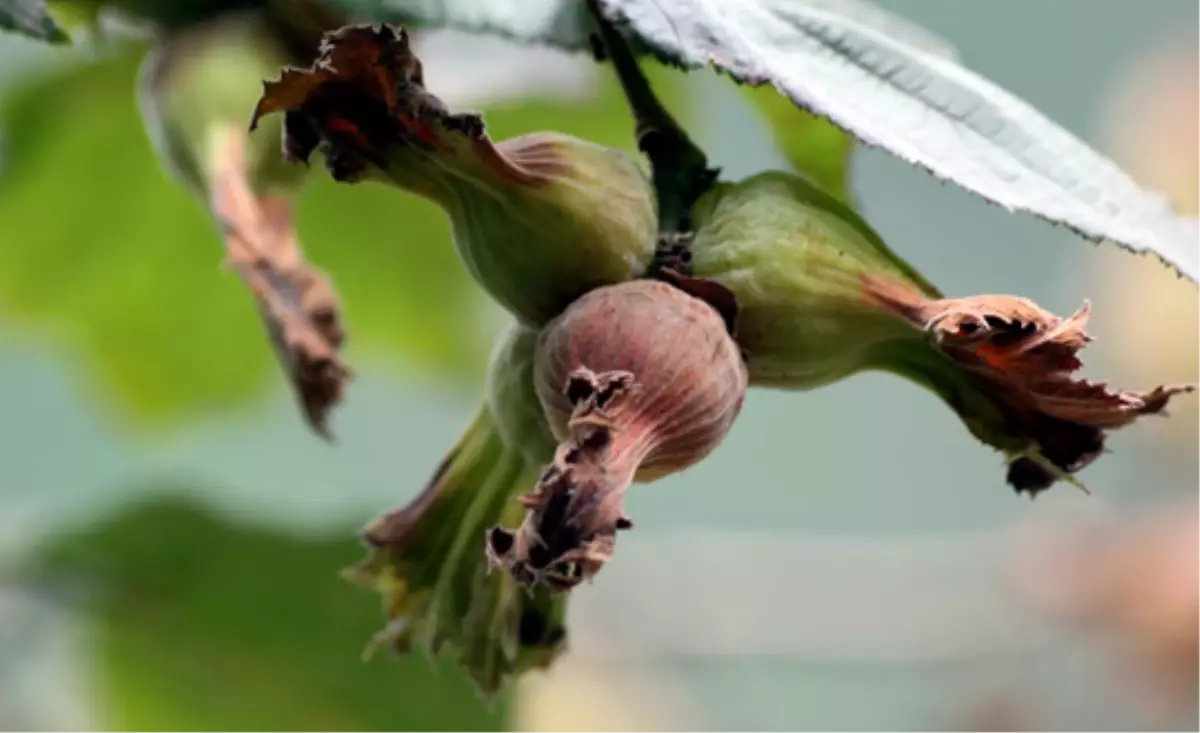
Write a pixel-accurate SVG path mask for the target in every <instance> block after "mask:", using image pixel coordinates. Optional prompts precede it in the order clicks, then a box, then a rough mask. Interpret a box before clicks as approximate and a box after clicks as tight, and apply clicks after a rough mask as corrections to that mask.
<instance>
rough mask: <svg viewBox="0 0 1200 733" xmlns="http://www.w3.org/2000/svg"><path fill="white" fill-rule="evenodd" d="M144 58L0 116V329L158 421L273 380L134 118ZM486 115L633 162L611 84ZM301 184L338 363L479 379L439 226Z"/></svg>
mask: <svg viewBox="0 0 1200 733" xmlns="http://www.w3.org/2000/svg"><path fill="white" fill-rule="evenodd" d="M139 57H140V53H135V52H133V51H132V50H130V51H128V52H125V53H122V54H121V55H119V56H118V57H117V58H114V59H111V60H108V61H105V62H102V63H96V64H89V65H82V66H80V67H77V68H74V69H71V70H68V71H65V72H60V73H57V74H54V75H52V76H50V77H48V78H42V79H39V80H36V81H34V82H32V83H30V84H28V85H26V86H24V87H23V88H21V89H19V90H18V91H17V92H16V93H14V94H13V95H12V96H11V97H10V98H9V99H8V100H7V103H6V104H5V105H4V108H3V118H2V120H3V122H2V124H3V128H0V129H3V131H4V132H5V133H6V134H7V136H8V138H9V150H11V155H10V157H9V158H8V159H7V160H6V163H7V167H6V169H5V170H3V171H0V232H2V233H3V234H2V236H3V238H4V245H3V246H0V313H3V315H5V316H8V317H10V318H11V319H12V320H13V321H15V322H16V324H17V325H22V326H26V327H32V328H34V329H37V330H41V331H46V332H48V333H49V334H50V335H51V336H52V337H53V338H54V340H55V341H56V342H57V343H59V344H61V345H64V346H66V347H67V348H68V349H70V355H71V357H72V358H73V359H79V360H81V361H83V362H84V363H85V364H86V365H88V366H91V367H93V368H94V373H95V375H96V376H97V377H98V378H99V379H98V385H99V386H100V387H102V388H103V390H104V392H105V393H106V395H107V396H108V397H109V398H110V402H111V403H112V404H113V405H114V406H117V407H120V408H124V409H125V410H126V412H127V413H128V414H131V415H132V416H134V417H141V418H154V419H155V420H153V422H156V423H161V422H163V421H164V419H171V420H179V419H181V418H183V417H187V416H191V415H194V414H196V413H205V412H210V411H212V410H213V409H214V408H222V407H228V406H230V405H234V404H238V403H242V402H244V401H245V400H246V399H247V398H249V397H251V396H253V395H255V394H256V393H257V392H258V391H259V390H260V388H261V387H262V386H263V385H265V384H268V383H273V384H276V385H280V386H282V384H283V378H282V376H281V375H280V374H279V373H278V371H277V368H276V367H275V366H274V364H273V363H272V362H273V356H272V355H271V353H270V351H269V347H268V345H267V339H266V338H264V335H263V333H262V327H261V324H260V323H259V319H258V315H257V313H256V309H255V307H254V304H253V302H252V300H251V298H250V296H249V295H248V294H247V293H245V292H243V289H242V286H241V283H240V282H239V280H238V278H237V277H236V276H235V275H234V274H233V273H232V272H228V271H223V270H222V269H221V268H220V267H219V263H220V261H221V259H222V251H221V243H220V239H219V237H218V234H217V232H216V229H215V227H214V226H213V224H212V222H211V221H210V220H209V218H208V217H207V216H206V214H205V212H204V209H203V207H202V206H201V205H200V204H199V202H197V201H195V200H193V199H191V198H190V197H189V196H188V194H186V193H185V192H184V190H183V189H182V188H180V187H178V186H176V185H175V184H174V183H173V182H171V181H170V180H169V179H168V178H167V176H166V175H165V173H164V171H163V168H162V166H160V165H159V163H158V162H157V161H156V160H155V158H154V157H153V154H152V153H151V149H150V146H149V144H148V141H147V139H146V136H145V133H144V131H143V126H142V123H141V121H140V119H139V118H138V113H137V109H136V106H135V102H134V78H135V74H136V70H137V65H138V61H139ZM668 86H669V85H668ZM667 96H668V98H670V95H669V94H668V95H667ZM485 112H486V118H487V122H488V125H489V129H490V130H491V132H492V134H493V135H494V136H496V137H497V138H502V137H504V136H507V135H513V134H517V133H521V132H529V131H532V130H536V129H546V128H554V129H559V130H563V131H565V132H569V133H572V134H575V135H579V136H581V137H587V138H590V139H593V140H597V141H599V142H605V143H609V144H614V145H619V146H621V147H624V148H626V149H632V147H633V133H632V130H633V126H632V122H631V121H630V118H629V115H628V112H627V111H626V110H625V106H624V104H623V102H622V101H621V97H620V93H619V90H618V88H617V86H616V83H615V81H612V80H610V79H608V78H607V77H606V78H605V81H604V84H603V85H602V88H601V92H600V94H598V95H597V96H595V97H592V98H589V99H584V100H569V101H563V100H528V101H521V102H511V103H504V104H498V105H494V106H492V107H488V108H485ZM313 178H314V179H317V180H316V182H315V184H314V185H312V186H310V187H309V188H308V189H307V190H306V191H305V192H304V193H303V195H302V199H301V206H300V210H299V219H300V231H301V236H302V238H303V244H304V246H305V248H306V250H307V252H308V254H309V258H310V260H311V261H312V262H313V263H314V264H315V265H317V266H318V267H320V268H321V269H323V270H324V271H325V272H327V273H328V274H329V275H330V276H331V277H332V278H333V280H334V282H335V285H336V287H337V290H338V292H339V294H340V295H341V297H342V299H343V301H344V303H345V306H346V314H347V323H348V328H349V334H350V346H351V351H350V356H349V361H350V363H351V364H357V363H360V361H361V359H362V357H363V356H364V355H365V354H368V353H371V354H374V355H384V356H389V357H392V359H393V362H394V363H405V364H415V365H417V366H419V367H420V368H422V369H424V370H425V372H426V373H427V374H430V375H433V376H436V377H437V378H442V379H451V380H453V379H464V378H470V379H477V378H479V377H480V376H481V374H482V368H483V362H484V357H485V356H486V344H484V343H483V340H482V338H481V330H482V329H480V328H479V327H477V326H476V325H475V322H476V319H477V317H478V313H479V312H480V311H479V307H480V303H481V302H482V295H481V294H480V293H479V292H478V290H477V289H476V287H475V286H474V284H473V283H472V282H471V281H470V279H469V277H468V276H467V275H466V272H465V270H464V269H463V267H462V266H461V263H459V262H458V260H457V258H456V256H455V254H454V250H453V247H451V246H450V244H449V239H448V238H449V224H448V221H447V220H446V218H445V216H444V215H443V214H442V212H441V211H440V210H439V209H437V208H436V207H435V206H434V205H433V204H430V203H428V202H426V201H424V200H420V199H417V198H414V197H411V196H403V195H398V194H397V193H396V192H395V191H393V190H390V189H387V188H384V187H382V186H373V185H361V186H342V185H335V184H333V183H332V182H331V181H329V180H328V177H327V176H326V175H325V174H324V172H323V171H317V175H315V176H313ZM268 380H270V381H268Z"/></svg>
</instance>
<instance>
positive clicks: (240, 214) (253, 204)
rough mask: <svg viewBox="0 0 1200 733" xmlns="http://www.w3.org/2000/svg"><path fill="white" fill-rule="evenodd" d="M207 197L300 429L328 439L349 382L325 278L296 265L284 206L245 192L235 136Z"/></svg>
mask: <svg viewBox="0 0 1200 733" xmlns="http://www.w3.org/2000/svg"><path fill="white" fill-rule="evenodd" d="M210 195H211V206H212V210H213V214H214V216H216V217H217V219H218V221H219V222H220V223H221V226H222V228H223V230H224V232H225V248H226V255H227V262H228V263H229V264H230V265H231V266H232V267H233V268H234V269H235V270H237V272H238V274H239V275H240V276H241V278H242V280H243V281H245V283H246V285H247V287H249V288H250V292H251V293H252V294H253V295H254V298H255V300H256V301H258V306H259V310H260V312H261V314H262V318H263V322H264V323H265V324H266V328H267V333H268V334H269V335H270V337H271V342H272V344H273V346H274V347H275V350H276V353H277V354H278V356H279V359H280V362H281V363H282V364H283V366H284V368H285V369H286V370H287V372H288V376H289V377H290V379H291V382H292V386H293V387H294V389H295V391H296V395H297V397H298V399H299V401H300V405H301V408H302V409H303V410H304V415H305V418H306V420H307V421H308V424H309V425H310V426H311V427H312V428H313V429H314V430H316V431H317V432H318V433H319V434H320V435H322V436H323V437H325V438H329V437H330V434H329V427H328V418H329V411H330V409H331V408H332V407H333V406H334V405H335V404H337V403H338V402H339V401H340V400H341V398H342V393H343V391H344V389H345V385H346V381H347V379H348V378H349V376H350V372H349V370H348V369H347V368H346V366H345V365H344V364H343V363H342V361H341V357H340V356H339V354H338V351H339V349H340V348H341V346H342V342H343V340H344V338H345V334H344V332H343V330H342V325H341V308H340V306H339V304H338V300H337V296H336V295H335V294H334V292H333V289H332V287H331V286H330V284H329V282H328V280H327V279H326V278H325V276H324V275H323V274H322V273H321V272H319V271H318V270H315V269H313V268H312V267H311V266H310V265H309V264H308V263H307V262H306V261H305V259H304V254H303V252H302V251H301V249H300V245H299V243H298V241H297V238H296V230H295V226H294V224H293V221H292V216H291V208H290V204H289V202H288V201H287V199H284V198H281V197H273V196H257V195H255V194H254V192H253V191H252V190H251V189H250V185H249V183H248V181H247V179H246V162H245V139H244V137H243V135H242V133H241V132H239V131H237V130H231V131H230V132H229V134H228V135H227V136H226V138H225V140H224V146H223V147H222V149H221V151H220V153H219V154H218V155H217V160H216V165H215V166H214V172H213V176H212V184H211V194H210Z"/></svg>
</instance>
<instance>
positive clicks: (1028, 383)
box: [864, 276, 1194, 495]
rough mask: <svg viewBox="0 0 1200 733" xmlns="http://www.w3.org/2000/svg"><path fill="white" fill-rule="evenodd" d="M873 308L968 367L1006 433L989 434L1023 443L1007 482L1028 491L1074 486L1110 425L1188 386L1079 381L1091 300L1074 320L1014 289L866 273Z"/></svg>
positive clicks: (1153, 408)
mask: <svg viewBox="0 0 1200 733" xmlns="http://www.w3.org/2000/svg"><path fill="white" fill-rule="evenodd" d="M864 293H865V295H866V297H867V299H868V300H869V301H871V302H872V303H874V304H875V305H877V306H879V307H881V308H884V309H886V310H889V311H891V312H892V313H894V314H896V315H897V316H899V317H901V318H903V319H904V320H906V321H908V322H909V323H910V324H912V325H913V326H914V327H915V328H918V329H921V330H923V331H925V332H927V333H929V334H930V335H931V336H932V338H933V340H934V343H935V344H936V346H937V348H938V349H939V350H940V351H941V352H942V353H943V354H944V355H946V356H947V357H949V358H950V359H951V360H952V361H953V362H954V363H955V364H957V365H958V366H959V367H961V368H962V369H963V370H964V371H965V372H966V373H967V374H969V375H970V376H971V377H972V378H973V381H974V382H975V383H976V384H977V385H979V386H980V388H981V389H982V391H983V392H985V393H986V396H987V397H988V398H989V400H990V401H991V402H993V403H994V405H995V406H996V408H997V409H998V411H999V412H1000V414H1001V416H1002V417H1003V420H1004V422H1005V425H1004V429H1005V430H1006V432H1007V433H1008V434H1007V435H1005V436H996V438H995V439H994V440H992V439H989V440H988V442H991V443H992V444H993V445H1001V446H1009V445H1011V444H1012V442H1013V440H1014V439H1015V440H1017V441H1020V442H1023V443H1024V444H1025V446H1026V447H1025V448H1024V449H1023V450H1022V449H1018V450H1014V451H1010V457H1011V458H1012V460H1011V461H1010V463H1009V468H1008V482H1009V483H1010V484H1011V485H1012V486H1013V488H1014V489H1016V490H1017V491H1018V492H1021V491H1027V492H1029V493H1030V494H1031V495H1034V494H1037V493H1038V492H1040V491H1042V490H1044V489H1047V488H1049V487H1050V486H1051V485H1052V484H1053V483H1054V482H1055V481H1058V480H1067V481H1071V482H1073V483H1076V484H1077V485H1080V486H1081V487H1082V485H1081V484H1078V482H1077V481H1075V479H1074V478H1073V474H1075V473H1076V472H1078V471H1080V470H1082V469H1083V468H1084V467H1086V466H1087V465H1089V464H1090V463H1091V462H1092V461H1094V460H1095V459H1096V458H1097V457H1098V456H1099V455H1100V454H1101V453H1103V452H1104V441H1105V438H1106V433H1107V431H1109V430H1115V429H1118V428H1122V427H1125V426H1126V425H1129V424H1131V423H1133V422H1134V421H1135V420H1137V419H1138V418H1139V417H1141V416H1142V415H1151V414H1162V413H1163V412H1164V410H1165V408H1166V406H1167V403H1168V402H1169V401H1170V400H1171V398H1172V397H1174V396H1176V395H1180V394H1185V393H1189V392H1192V391H1193V390H1194V387H1193V386H1192V385H1178V386H1159V387H1156V388H1154V389H1152V390H1150V391H1148V392H1135V391H1124V390H1115V389H1110V388H1109V387H1108V385H1106V384H1105V383H1103V382H1093V381H1090V380H1087V379H1083V378H1080V377H1079V376H1078V375H1077V374H1076V372H1077V371H1078V370H1079V368H1080V367H1081V366H1082V365H1083V362H1082V361H1081V360H1080V358H1079V351H1080V350H1081V349H1082V348H1083V347H1084V346H1086V345H1087V344H1088V343H1089V342H1090V341H1091V340H1092V339H1091V336H1089V335H1088V333H1087V331H1086V330H1085V327H1086V325H1087V320H1088V318H1089V316H1090V315H1091V306H1090V304H1089V303H1087V302H1085V303H1084V304H1083V306H1082V307H1081V308H1080V309H1079V310H1078V311H1076V312H1075V313H1074V314H1073V315H1071V316H1070V317H1069V318H1061V317H1059V316H1056V315H1054V314H1053V313H1050V312H1049V311H1046V310H1045V309H1043V308H1041V307H1040V306H1038V305H1037V304H1036V303H1034V302H1033V301H1031V300H1028V299H1026V298H1018V297H1014V296H1009V295H980V296H975V297H970V298H953V299H943V300H931V299H929V298H927V297H925V296H924V295H922V294H920V293H918V292H916V291H915V290H913V289H912V288H909V287H907V286H904V285H901V284H898V283H895V282H891V281H885V280H882V279H879V278H875V277H873V276H866V277H864Z"/></svg>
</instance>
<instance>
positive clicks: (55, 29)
mask: <svg viewBox="0 0 1200 733" xmlns="http://www.w3.org/2000/svg"><path fill="white" fill-rule="evenodd" d="M0 29H4V30H10V31H16V32H17V33H21V34H23V35H26V36H29V37H30V38H35V39H37V40H39V41H46V42H48V43H70V42H71V38H70V37H69V36H68V35H67V34H66V31H64V30H63V29H62V28H60V27H59V26H58V23H55V22H54V17H53V16H51V15H50V11H49V10H48V9H47V8H46V0H0Z"/></svg>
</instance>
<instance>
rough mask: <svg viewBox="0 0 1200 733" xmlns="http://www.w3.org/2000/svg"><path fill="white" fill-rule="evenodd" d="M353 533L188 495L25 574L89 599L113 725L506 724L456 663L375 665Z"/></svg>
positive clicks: (103, 705) (53, 554)
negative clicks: (232, 510) (358, 587)
mask: <svg viewBox="0 0 1200 733" xmlns="http://www.w3.org/2000/svg"><path fill="white" fill-rule="evenodd" d="M154 488H155V490H156V493H157V489H158V488H159V487H154ZM193 493H194V492H193ZM353 537H354V531H353V528H350V527H347V528H346V529H345V531H344V532H339V533H337V534H334V535H332V536H325V537H321V538H309V537H299V536H293V535H288V534H284V533H281V532H278V531H275V530H270V529H267V528H265V527H262V526H257V525H251V524H245V523H234V522H230V521H228V520H226V519H224V518H222V517H219V516H216V515H214V514H213V513H211V512H209V511H207V510H205V509H202V508H201V507H199V506H197V505H196V504H194V503H193V502H191V501H188V500H185V499H183V498H181V496H180V495H176V496H174V497H173V498H164V499H156V500H154V501H150V502H147V503H144V504H141V505H135V506H132V507H129V508H127V509H125V510H123V511H122V512H121V513H120V514H119V515H117V516H115V517H113V518H111V519H108V520H106V521H103V522H101V523H99V524H96V525H94V526H90V527H87V528H84V529H82V530H78V531H75V532H70V533H64V534H61V535H58V536H55V537H53V538H52V539H51V540H50V541H48V542H47V543H46V544H45V545H44V547H43V548H42V549H41V550H40V552H39V553H38V554H37V555H36V556H35V557H34V559H33V561H32V562H31V564H30V567H29V568H28V569H27V571H26V577H27V578H28V579H29V580H31V581H32V582H33V583H34V584H36V585H41V586H48V585H49V586H50V587H54V588H59V589H72V588H74V589H78V590H80V591H82V592H83V593H85V594H86V595H84V596H82V598H81V600H82V601H83V602H82V604H81V605H80V607H79V608H78V610H79V611H80V612H82V613H84V614H85V618H86V619H87V622H88V627H87V628H88V629H89V634H88V635H87V636H86V640H87V643H88V644H89V646H90V651H91V653H92V654H94V659H95V664H94V666H93V669H94V670H95V675H96V677H95V679H94V681H93V684H94V685H95V689H96V693H97V694H96V695H95V697H94V699H95V700H96V701H97V706H98V708H99V711H98V712H99V713H100V714H101V716H102V721H101V722H102V724H103V725H104V726H105V727H106V728H108V729H111V730H497V729H499V728H500V727H501V726H503V725H504V711H505V708H506V707H507V700H506V699H504V698H502V699H501V700H500V701H499V702H500V705H497V706H495V709H494V710H493V711H489V710H488V709H487V708H486V707H485V705H484V704H483V702H482V700H480V699H479V697H478V696H477V695H476V694H475V692H474V690H473V689H472V687H471V685H470V683H469V682H468V681H467V679H466V678H465V676H464V675H463V674H462V673H461V671H459V670H458V669H456V668H455V667H454V665H451V664H440V665H436V666H431V665H430V663H429V661H428V660H427V659H425V658H424V657H422V656H419V655H418V656H413V657H409V658H407V659H403V660H395V659H383V658H381V659H377V660H374V661H373V662H370V663H365V662H363V661H362V658H361V652H362V649H363V643H364V640H365V639H368V638H370V636H371V634H372V633H373V632H374V631H375V629H376V628H377V627H378V623H379V621H378V613H379V612H378V608H377V606H376V605H375V604H373V603H370V602H368V601H367V600H366V599H364V597H363V596H362V595H361V594H359V593H355V592H354V589H353V588H351V587H349V586H348V585H347V584H346V583H345V581H343V580H342V579H341V578H340V577H339V575H338V571H339V570H340V569H341V568H342V567H343V566H345V565H347V564H349V563H350V562H351V561H352V560H354V559H355V557H356V555H357V553H358V552H359V547H358V543H357V542H356V541H355V540H354V538H353ZM51 584H52V585H51ZM73 597H75V598H80V596H73ZM381 656H382V655H381Z"/></svg>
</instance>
